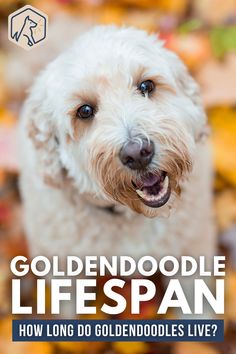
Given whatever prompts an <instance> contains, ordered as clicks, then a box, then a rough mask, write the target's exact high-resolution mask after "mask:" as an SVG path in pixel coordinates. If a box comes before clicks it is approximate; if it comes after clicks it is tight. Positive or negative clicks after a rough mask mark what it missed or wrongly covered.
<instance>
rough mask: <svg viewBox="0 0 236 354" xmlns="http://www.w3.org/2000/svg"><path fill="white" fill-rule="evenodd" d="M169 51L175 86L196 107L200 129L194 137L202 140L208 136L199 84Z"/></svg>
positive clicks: (197, 140)
mask: <svg viewBox="0 0 236 354" xmlns="http://www.w3.org/2000/svg"><path fill="white" fill-rule="evenodd" d="M169 53H170V55H171V56H172V68H173V70H174V76H175V78H176V83H177V86H178V88H179V90H181V91H182V92H183V93H184V95H185V96H187V97H188V98H190V100H191V101H192V103H193V105H194V107H195V109H196V114H197V115H198V116H199V120H201V121H202V126H201V130H200V131H199V133H198V135H197V136H196V138H195V139H196V142H199V141H204V140H205V138H206V137H207V136H209V127H208V124H207V117H206V113H205V111H204V108H203V103H202V99H201V95H200V89H199V86H198V84H197V82H196V81H195V80H194V79H193V77H192V76H191V75H190V73H189V72H188V70H187V68H186V66H185V65H184V64H183V63H182V61H181V60H180V59H179V58H178V57H177V55H176V54H174V53H172V52H169Z"/></svg>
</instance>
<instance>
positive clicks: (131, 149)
mask: <svg viewBox="0 0 236 354" xmlns="http://www.w3.org/2000/svg"><path fill="white" fill-rule="evenodd" d="M153 155H154V144H153V142H152V141H150V142H148V141H147V140H146V139H145V140H144V139H143V140H142V144H140V143H139V142H134V141H130V142H128V143H127V144H125V145H124V146H123V147H122V148H121V150H120V160H121V162H122V163H123V165H125V166H127V167H129V168H130V169H131V170H142V169H144V168H145V167H147V166H148V165H149V164H150V162H151V161H152V157H153Z"/></svg>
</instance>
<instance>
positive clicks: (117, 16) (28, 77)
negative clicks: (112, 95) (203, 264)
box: [0, 0, 236, 354]
mask: <svg viewBox="0 0 236 354" xmlns="http://www.w3.org/2000/svg"><path fill="white" fill-rule="evenodd" d="M26 4H31V5H33V6H35V7H36V8H38V9H39V10H41V11H43V12H45V13H46V14H48V16H49V39H48V41H47V42H43V43H42V45H41V46H40V47H38V48H35V49H33V50H32V51H31V52H25V51H24V50H23V49H21V48H19V47H17V46H15V45H14V44H12V43H10V42H9V41H8V39H7V18H8V15H9V14H10V13H12V12H13V11H15V10H17V9H19V8H20V7H21V6H24V5H26ZM95 23H103V24H110V23H114V24H118V25H122V24H125V25H132V26H136V27H138V28H142V29H145V30H147V31H149V32H156V33H159V37H160V38H162V39H163V40H164V41H165V45H166V46H167V47H168V48H170V49H172V50H174V51H175V52H176V53H177V54H178V55H179V56H180V57H181V58H182V59H183V61H184V62H185V63H186V65H187V66H188V68H189V70H190V72H191V73H192V75H193V76H194V77H195V78H196V80H197V81H198V82H199V84H200V86H201V90H202V97H203V101H204V105H205V107H206V110H207V112H208V117H209V123H210V126H211V130H212V136H211V142H212V147H213V153H214V166H215V182H214V208H215V222H216V225H217V230H218V240H219V242H218V243H219V253H224V254H225V255H226V256H227V276H226V313H225V316H224V319H225V331H226V332H225V342H224V343H221V344H217V345H214V344H207V343H206V344H203V343H178V344H177V343H174V344H170V343H163V344H158V343H156V344H153V343H119V342H115V343H112V344H109V343H69V342H68V343H53V344H49V343H12V342H11V320H12V317H11V316H10V312H11V293H10V285H11V274H10V271H9V260H10V259H11V258H12V257H14V256H15V255H19V254H23V255H26V256H27V244H26V242H25V238H24V233H23V228H22V215H21V213H22V210H21V201H20V196H19V193H18V187H17V178H18V159H17V153H16V151H17V148H16V140H17V138H16V136H17V134H16V126H17V120H18V118H19V112H20V108H21V105H22V102H23V100H24V98H25V97H26V91H27V88H28V87H29V86H30V84H31V83H32V81H33V78H34V77H35V76H36V74H37V72H38V71H39V70H40V69H41V68H42V67H43V65H44V64H45V63H46V62H47V61H49V60H50V59H52V58H53V57H55V56H56V55H57V53H58V52H59V51H60V49H61V48H62V47H66V46H67V45H69V43H70V42H71V40H72V39H73V37H74V36H75V33H76V29H77V28H78V32H81V31H83V30H84V29H86V28H87V27H89V26H90V25H91V24H95ZM58 31H59V33H60V35H59V38H60V43H59V42H58V40H55V37H56V36H55V33H56V34H57V35H58ZM46 48H47V50H46ZM45 53H46V54H45ZM235 266H236V0H116V1H115V0H51V1H46V0H34V1H30V0H29V1H27V3H26V2H25V1H14V0H4V1H0V354H12V353H14V354H21V353H24V354H32V353H35V354H60V353H61V354H66V353H68V354H70V353H72V354H73V353H78V354H80V353H81V354H83V353H84V354H92V353H95V354H99V353H106V354H119V353H120V354H154V353H156V354H221V353H222V354H223V353H226V354H235V353H236V270H235ZM125 291H126V292H127V296H128V293H129V289H128V288H126V290H125ZM34 301H35V282H34V279H33V278H31V277H28V278H27V281H25V283H24V287H23V303H24V304H32V303H33V302H34ZM97 301H98V302H99V301H101V302H102V294H98V300H97ZM128 301H129V300H128ZM155 309H156V304H154V303H152V302H150V303H147V304H145V305H144V306H143V309H142V314H141V315H140V317H141V318H143V319H152V318H155V317H156V315H155ZM129 316H130V315H129V313H128V311H127V312H126V313H124V314H123V316H122V318H129ZM169 316H170V317H173V314H172V315H171V314H169ZM87 318H88V316H87ZM97 318H100V319H103V318H105V315H104V314H102V313H98V314H97Z"/></svg>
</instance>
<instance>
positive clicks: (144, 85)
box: [138, 80, 155, 96]
mask: <svg viewBox="0 0 236 354" xmlns="http://www.w3.org/2000/svg"><path fill="white" fill-rule="evenodd" d="M154 88H155V85H154V82H153V81H151V80H146V81H143V82H141V84H140V85H139V86H138V89H139V91H140V92H141V93H142V95H144V96H145V95H146V94H148V95H149V94H150V93H151V92H152V91H153V90H154Z"/></svg>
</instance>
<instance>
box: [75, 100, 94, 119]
mask: <svg viewBox="0 0 236 354" xmlns="http://www.w3.org/2000/svg"><path fill="white" fill-rule="evenodd" d="M93 116H94V109H93V107H91V106H89V105H88V104H85V105H83V106H81V107H80V108H78V110H77V112H76V117H78V118H80V119H89V118H92V117H93Z"/></svg>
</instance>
